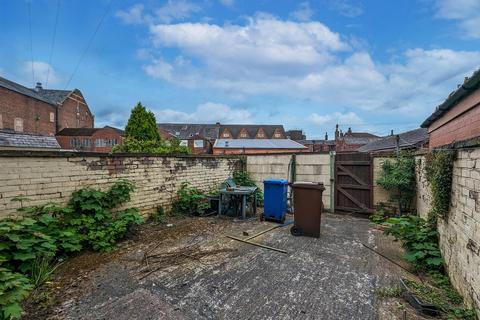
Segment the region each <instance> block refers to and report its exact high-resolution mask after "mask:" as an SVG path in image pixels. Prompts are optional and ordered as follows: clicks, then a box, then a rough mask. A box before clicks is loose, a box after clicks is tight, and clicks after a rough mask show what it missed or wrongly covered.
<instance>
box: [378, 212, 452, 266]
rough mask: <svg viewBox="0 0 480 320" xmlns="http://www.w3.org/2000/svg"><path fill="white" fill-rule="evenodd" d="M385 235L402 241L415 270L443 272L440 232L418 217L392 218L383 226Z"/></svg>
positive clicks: (408, 259)
mask: <svg viewBox="0 0 480 320" xmlns="http://www.w3.org/2000/svg"><path fill="white" fill-rule="evenodd" d="M383 225H384V226H385V227H386V229H385V233H386V234H389V235H392V236H394V237H395V238H396V239H397V240H401V241H402V245H403V247H404V248H405V250H406V254H405V259H406V260H407V261H408V262H410V263H411V264H412V265H413V267H414V268H415V269H420V270H439V271H442V270H443V258H442V255H441V253H440V249H439V248H438V232H437V231H436V230H435V228H434V227H433V226H432V225H431V224H430V223H429V222H428V221H425V220H424V219H422V218H420V217H417V216H404V217H400V218H390V219H387V221H386V222H385V223H384V224H383Z"/></svg>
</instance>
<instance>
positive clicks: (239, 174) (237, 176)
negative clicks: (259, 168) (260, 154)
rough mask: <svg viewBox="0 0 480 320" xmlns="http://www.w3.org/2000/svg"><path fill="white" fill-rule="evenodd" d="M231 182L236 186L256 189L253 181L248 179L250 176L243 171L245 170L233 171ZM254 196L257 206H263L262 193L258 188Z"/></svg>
mask: <svg viewBox="0 0 480 320" xmlns="http://www.w3.org/2000/svg"><path fill="white" fill-rule="evenodd" d="M233 181H235V183H236V184H238V185H241V186H245V187H258V186H257V185H256V183H255V181H253V179H252V178H251V177H250V174H249V173H248V171H245V170H236V171H234V172H233ZM256 196H257V204H258V205H263V192H262V190H261V189H260V188H258V189H257V192H256Z"/></svg>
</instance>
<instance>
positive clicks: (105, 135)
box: [56, 128, 123, 153]
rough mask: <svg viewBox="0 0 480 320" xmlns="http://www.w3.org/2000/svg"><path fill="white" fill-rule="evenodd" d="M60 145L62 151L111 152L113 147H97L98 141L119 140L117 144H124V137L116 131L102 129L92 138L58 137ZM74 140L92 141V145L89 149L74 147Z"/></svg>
mask: <svg viewBox="0 0 480 320" xmlns="http://www.w3.org/2000/svg"><path fill="white" fill-rule="evenodd" d="M56 138H57V141H58V143H59V144H60V146H61V147H62V149H75V150H81V151H92V152H105V153H108V152H111V151H112V148H113V146H97V145H96V142H97V141H96V140H97V139H107V140H108V139H110V140H113V139H117V144H122V143H123V137H122V136H121V135H120V134H119V133H118V132H117V131H115V130H113V129H110V128H102V129H99V130H97V131H96V132H95V133H94V134H93V135H92V136H56ZM73 139H79V140H80V141H84V140H85V139H90V144H89V146H88V147H83V146H80V147H76V148H73V147H72V143H71V141H72V140H73Z"/></svg>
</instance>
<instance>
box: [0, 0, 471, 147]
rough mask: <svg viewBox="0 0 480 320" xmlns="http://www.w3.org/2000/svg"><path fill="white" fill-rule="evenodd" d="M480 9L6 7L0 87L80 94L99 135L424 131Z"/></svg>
mask: <svg viewBox="0 0 480 320" xmlns="http://www.w3.org/2000/svg"><path fill="white" fill-rule="evenodd" d="M478 12H480V0H402V1H385V0H316V1H313V0H312V1H294V0H269V1H267V0H198V1H193V0H144V1H140V0H82V1H80V0H68V1H67V0H0V27H1V30H2V32H1V33H0V44H1V46H0V76H3V77H5V78H8V79H10V80H13V81H16V82H19V83H21V84H23V85H25V86H27V87H33V86H34V83H35V82H41V83H42V84H43V87H44V88H49V89H73V88H78V89H80V90H81V91H82V93H83V95H84V96H85V98H86V100H87V103H88V105H89V107H90V109H91V110H92V112H93V113H94V114H95V125H96V126H99V127H100V126H104V125H107V124H108V125H113V126H117V127H120V128H122V127H124V126H125V124H126V121H127V119H128V116H129V113H130V110H131V108H132V107H133V106H134V105H135V104H136V103H137V102H139V101H140V102H142V104H144V105H145V106H146V107H147V108H149V109H150V110H152V111H153V112H154V113H155V115H156V118H157V122H189V123H215V122H217V121H219V122H221V123H254V124H283V125H284V127H285V129H287V130H288V129H303V130H304V131H305V133H306V134H307V137H308V138H309V139H315V138H323V137H324V135H325V132H328V133H329V135H330V137H332V136H331V135H332V134H333V131H334V130H335V124H337V123H338V124H339V125H340V127H341V128H342V129H343V130H344V131H346V130H347V129H348V127H352V130H353V131H368V132H371V133H375V134H379V135H385V134H389V133H390V130H394V132H401V131H405V130H410V129H414V128H418V127H419V126H420V124H421V123H422V121H423V120H424V119H425V118H426V117H428V116H429V115H430V114H431V113H432V112H433V110H434V109H435V107H436V106H437V105H439V104H440V103H441V102H443V101H444V100H445V99H446V98H447V96H448V95H449V93H450V92H451V91H453V90H455V89H456V88H457V86H458V85H459V84H461V83H462V82H463V80H464V78H465V77H466V76H469V75H471V74H472V73H473V71H475V70H476V69H478V68H480V14H478Z"/></svg>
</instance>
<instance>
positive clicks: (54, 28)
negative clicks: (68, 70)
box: [45, 0, 60, 88]
mask: <svg viewBox="0 0 480 320" xmlns="http://www.w3.org/2000/svg"><path fill="white" fill-rule="evenodd" d="M59 14H60V0H57V14H56V15H55V23H54V25H53V36H52V45H51V46H50V56H49V57H48V69H47V79H46V80H45V88H47V87H48V78H49V77H50V68H51V65H52V57H53V48H54V47H55V38H56V35H57V25H58V16H59Z"/></svg>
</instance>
